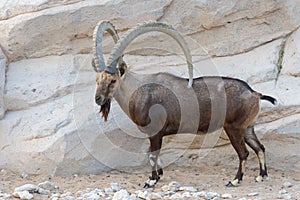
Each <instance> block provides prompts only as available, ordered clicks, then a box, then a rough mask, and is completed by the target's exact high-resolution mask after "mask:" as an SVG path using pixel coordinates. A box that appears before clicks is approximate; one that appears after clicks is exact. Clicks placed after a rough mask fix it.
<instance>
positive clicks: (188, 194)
mask: <svg viewBox="0 0 300 200" xmlns="http://www.w3.org/2000/svg"><path fill="white" fill-rule="evenodd" d="M181 196H182V198H184V199H186V198H191V197H192V195H191V193H190V192H184V193H182V195H181Z"/></svg>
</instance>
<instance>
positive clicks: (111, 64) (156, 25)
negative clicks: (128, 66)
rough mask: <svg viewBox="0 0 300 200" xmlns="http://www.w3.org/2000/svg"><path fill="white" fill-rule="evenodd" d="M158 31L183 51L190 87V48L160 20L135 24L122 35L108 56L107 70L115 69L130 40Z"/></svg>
mask: <svg viewBox="0 0 300 200" xmlns="http://www.w3.org/2000/svg"><path fill="white" fill-rule="evenodd" d="M152 31H158V32H163V33H166V34H168V35H169V36H171V37H172V38H174V39H175V40H176V41H177V42H178V44H179V45H180V47H181V49H182V50H183V52H184V55H185V58H186V61H187V64H188V73H189V83H188V87H192V84H193V65H192V56H191V54H190V50H189V48H188V46H187V43H186V41H185V40H184V38H183V37H182V36H181V35H180V34H179V33H178V32H177V31H176V30H175V29H174V28H173V27H171V26H169V25H167V24H164V23H161V22H148V23H145V24H142V25H140V26H137V27H136V28H135V29H133V30H131V31H130V32H129V33H128V34H126V35H125V36H124V37H122V38H121V39H120V40H119V41H118V43H117V44H116V45H115V47H114V48H113V50H112V53H111V54H110V57H109V59H108V62H107V68H106V69H105V70H107V71H116V66H117V63H118V58H119V57H120V56H121V55H122V53H123V51H124V50H125V48H126V47H127V46H128V45H129V44H130V42H132V41H133V40H134V39H135V38H136V37H138V36H139V35H142V34H144V33H147V32H152Z"/></svg>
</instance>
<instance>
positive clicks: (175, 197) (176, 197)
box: [170, 193, 183, 199]
mask: <svg viewBox="0 0 300 200" xmlns="http://www.w3.org/2000/svg"><path fill="white" fill-rule="evenodd" d="M170 199H183V197H182V196H181V194H179V193H175V194H173V195H172V196H170Z"/></svg>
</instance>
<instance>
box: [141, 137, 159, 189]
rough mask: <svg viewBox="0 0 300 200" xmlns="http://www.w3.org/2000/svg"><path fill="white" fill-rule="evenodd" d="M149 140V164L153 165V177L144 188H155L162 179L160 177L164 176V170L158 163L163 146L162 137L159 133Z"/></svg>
mask: <svg viewBox="0 0 300 200" xmlns="http://www.w3.org/2000/svg"><path fill="white" fill-rule="evenodd" d="M149 140H150V149H149V162H150V165H151V170H152V175H151V176H150V177H149V179H148V181H147V182H146V184H145V186H144V188H149V187H153V186H154V185H155V184H156V183H157V181H158V180H159V179H160V177H159V175H162V174H163V170H162V168H161V166H160V165H159V164H158V163H157V162H158V156H159V153H160V149H161V145H162V137H161V136H160V134H159V133H158V134H156V135H154V136H152V137H150V138H149Z"/></svg>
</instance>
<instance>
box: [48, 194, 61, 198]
mask: <svg viewBox="0 0 300 200" xmlns="http://www.w3.org/2000/svg"><path fill="white" fill-rule="evenodd" d="M59 197H60V194H59V193H55V194H52V195H51V197H50V199H53V198H59Z"/></svg>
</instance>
